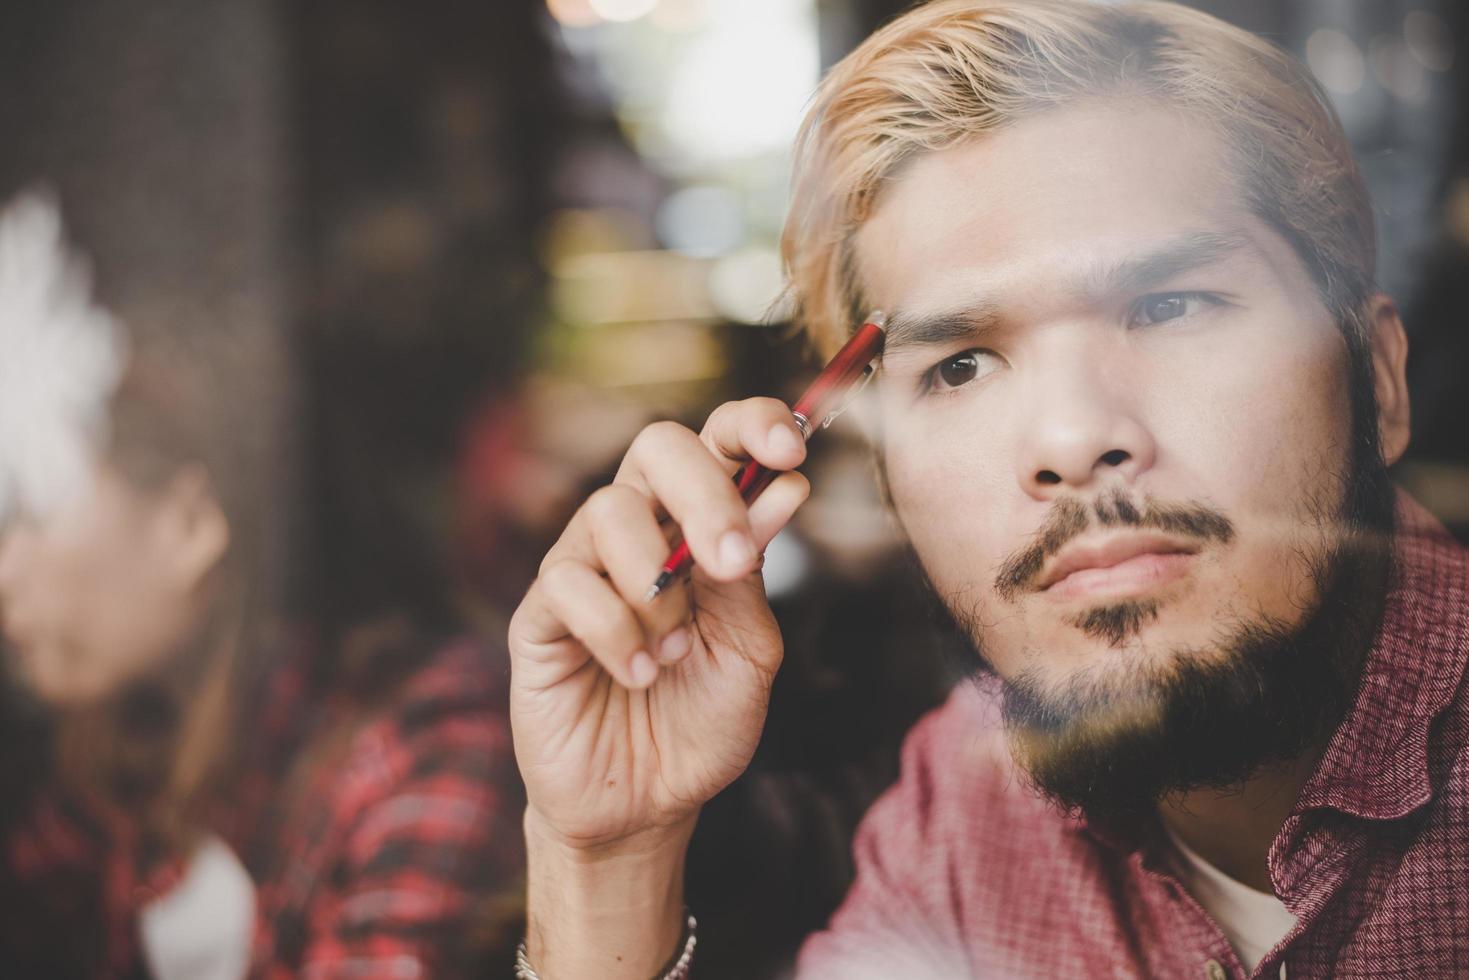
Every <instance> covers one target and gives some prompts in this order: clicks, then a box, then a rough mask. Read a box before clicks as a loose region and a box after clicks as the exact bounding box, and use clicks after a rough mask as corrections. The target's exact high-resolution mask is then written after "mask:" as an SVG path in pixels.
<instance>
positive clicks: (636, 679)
mask: <svg viewBox="0 0 1469 980" xmlns="http://www.w3.org/2000/svg"><path fill="white" fill-rule="evenodd" d="M627 672H628V673H629V674H631V675H632V683H633V687H647V686H648V685H649V684H651V683H653V681H654V680H656V679H657V677H658V665H657V664H655V663H654V662H653V658H652V657H650V656H648V655H647V654H646V653H644V652H643V651H641V650H639V651H638V652H637V653H635V654H633V655H632V659H631V660H629V661H628V663H627Z"/></svg>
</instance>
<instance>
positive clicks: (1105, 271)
mask: <svg viewBox="0 0 1469 980" xmlns="http://www.w3.org/2000/svg"><path fill="white" fill-rule="evenodd" d="M1250 246H1251V243H1250V240H1249V239H1248V238H1245V237H1244V236H1242V235H1226V234H1220V233H1219V232H1213V231H1199V232H1192V233H1189V234H1186V235H1180V236H1179V237H1178V238H1175V239H1172V240H1171V241H1169V242H1166V243H1165V244H1163V245H1162V246H1161V247H1159V248H1156V249H1154V250H1153V251H1151V252H1147V253H1145V254H1143V255H1139V256H1135V257H1132V258H1126V259H1122V260H1120V261H1118V262H1115V263H1113V264H1111V265H1108V266H1104V267H1102V268H1101V269H1099V270H1097V271H1095V272H1093V273H1092V274H1091V275H1089V276H1087V277H1086V279H1085V280H1084V283H1083V285H1082V288H1081V290H1080V293H1081V295H1082V296H1085V297H1087V298H1088V299H1091V300H1093V301H1096V300H1100V299H1102V298H1104V297H1115V296H1123V295H1131V294H1135V293H1140V292H1144V291H1146V290H1147V289H1149V288H1150V287H1152V286H1156V285H1157V284H1159V283H1162V282H1165V281H1167V280H1169V279H1172V278H1173V277H1174V276H1178V275H1182V274H1183V273H1185V272H1191V271H1193V270H1194V269H1199V268H1203V267H1204V266H1206V265H1211V264H1212V263H1215V262H1218V261H1219V260H1220V259H1223V258H1224V257H1225V256H1228V255H1232V254H1233V253H1235V252H1239V251H1242V250H1244V249H1247V248H1249V247H1250Z"/></svg>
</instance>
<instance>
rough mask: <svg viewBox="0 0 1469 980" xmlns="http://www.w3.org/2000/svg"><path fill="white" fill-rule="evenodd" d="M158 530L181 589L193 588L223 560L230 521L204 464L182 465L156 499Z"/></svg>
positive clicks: (228, 538)
mask: <svg viewBox="0 0 1469 980" xmlns="http://www.w3.org/2000/svg"><path fill="white" fill-rule="evenodd" d="M158 515H159V520H158V524H157V532H158V534H159V535H160V536H161V542H160V543H161V544H162V545H163V548H164V554H165V555H166V556H167V557H166V558H165V560H166V561H167V562H168V563H169V566H170V568H171V570H172V572H173V574H174V577H175V580H176V581H177V582H178V583H179V585H180V587H181V588H182V589H183V590H184V591H193V590H194V589H196V588H198V587H199V586H200V585H201V584H203V582H204V581H205V580H206V579H207V578H208V577H209V573H210V572H212V571H214V569H215V568H216V567H218V566H219V564H220V562H221V561H223V560H224V556H225V552H226V551H228V550H229V545H230V522H229V518H228V517H226V516H225V513H224V509H223V508H222V507H221V506H220V505H219V499H218V498H217V497H216V496H215V493H214V484H213V482H212V481H211V480H210V479H209V474H208V472H207V471H206V470H205V469H204V467H203V466H198V465H193V466H186V467H184V468H183V469H181V470H180V471H179V472H178V473H176V474H175V475H174V477H173V478H172V479H171V480H170V481H169V483H168V486H167V488H166V489H165V490H164V491H163V494H162V497H161V499H160V501H159V509H158Z"/></svg>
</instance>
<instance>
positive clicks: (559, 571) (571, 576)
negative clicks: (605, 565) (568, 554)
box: [540, 557, 582, 596]
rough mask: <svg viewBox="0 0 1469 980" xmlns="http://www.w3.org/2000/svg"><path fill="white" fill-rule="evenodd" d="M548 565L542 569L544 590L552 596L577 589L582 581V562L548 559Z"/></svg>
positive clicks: (569, 559)
mask: <svg viewBox="0 0 1469 980" xmlns="http://www.w3.org/2000/svg"><path fill="white" fill-rule="evenodd" d="M546 561H547V564H546V565H545V566H544V567H542V568H541V575H540V583H541V586H542V588H544V589H545V590H546V592H547V593H548V594H550V595H552V596H560V595H564V594H565V593H566V591H567V590H568V589H571V588H575V587H576V585H577V583H579V582H580V581H581V569H582V565H581V563H580V562H578V561H575V560H574V559H571V558H557V559H555V560H552V559H551V558H549V557H548V558H547V559H546Z"/></svg>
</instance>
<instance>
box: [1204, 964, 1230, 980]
mask: <svg viewBox="0 0 1469 980" xmlns="http://www.w3.org/2000/svg"><path fill="white" fill-rule="evenodd" d="M1204 976H1206V977H1208V978H1209V980H1228V978H1229V974H1227V973H1225V972H1224V967H1222V966H1220V965H1219V961H1218V960H1209V961H1208V962H1206V963H1205V964H1204Z"/></svg>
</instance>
